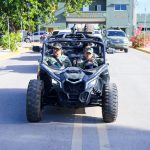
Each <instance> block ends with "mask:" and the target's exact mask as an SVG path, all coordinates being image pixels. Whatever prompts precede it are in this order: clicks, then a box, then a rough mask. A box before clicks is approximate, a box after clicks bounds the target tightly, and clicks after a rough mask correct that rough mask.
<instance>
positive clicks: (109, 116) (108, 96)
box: [102, 83, 118, 123]
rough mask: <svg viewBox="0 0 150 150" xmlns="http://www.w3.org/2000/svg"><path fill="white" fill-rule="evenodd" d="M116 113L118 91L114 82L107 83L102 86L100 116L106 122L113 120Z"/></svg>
mask: <svg viewBox="0 0 150 150" xmlns="http://www.w3.org/2000/svg"><path fill="white" fill-rule="evenodd" d="M117 114H118V91H117V86H116V84H114V83H107V84H105V85H104V87H103V94H102V116H103V120H104V122H106V123H110V122H114V121H115V120H116V118H117Z"/></svg>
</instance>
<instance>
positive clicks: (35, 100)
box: [26, 80, 44, 122]
mask: <svg viewBox="0 0 150 150" xmlns="http://www.w3.org/2000/svg"><path fill="white" fill-rule="evenodd" d="M43 90H44V84H43V81H41V80H30V82H29V85H28V89H27V98H26V116H27V120H28V121H29V122H39V121H41V118H42V96H43Z"/></svg>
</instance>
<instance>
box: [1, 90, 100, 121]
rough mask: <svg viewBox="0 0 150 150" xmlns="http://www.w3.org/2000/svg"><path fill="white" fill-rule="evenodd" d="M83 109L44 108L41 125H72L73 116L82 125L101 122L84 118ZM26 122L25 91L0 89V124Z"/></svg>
mask: <svg viewBox="0 0 150 150" xmlns="http://www.w3.org/2000/svg"><path fill="white" fill-rule="evenodd" d="M84 115H85V110H84V108H80V109H69V108H68V109H67V108H59V107H49V106H47V107H45V108H44V110H43V118H42V121H41V123H56V122H59V123H70V124H72V123H74V119H75V116H77V117H81V116H82V118H83V120H84V123H88V124H93V123H94V124H95V123H96V122H97V123H98V122H102V120H101V118H100V117H98V118H97V117H92V114H91V116H84ZM23 123H27V120H26V89H0V124H23Z"/></svg>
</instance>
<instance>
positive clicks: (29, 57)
mask: <svg viewBox="0 0 150 150" xmlns="http://www.w3.org/2000/svg"><path fill="white" fill-rule="evenodd" d="M26 54H31V56H29V55H28V56H20V57H15V58H11V59H12V60H18V61H38V59H39V58H40V56H39V55H36V56H35V55H33V54H34V53H32V52H28V53H26ZM36 54H38V53H36Z"/></svg>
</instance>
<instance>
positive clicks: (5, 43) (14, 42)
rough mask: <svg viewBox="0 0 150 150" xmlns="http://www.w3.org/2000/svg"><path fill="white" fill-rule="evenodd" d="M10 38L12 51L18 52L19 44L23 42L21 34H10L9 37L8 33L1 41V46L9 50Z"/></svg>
mask: <svg viewBox="0 0 150 150" xmlns="http://www.w3.org/2000/svg"><path fill="white" fill-rule="evenodd" d="M9 37H10V49H11V51H17V48H18V42H21V33H20V32H17V33H10V35H9V34H8V32H6V33H5V35H4V36H3V37H2V38H1V40H0V45H1V46H2V47H3V48H4V49H8V48H9Z"/></svg>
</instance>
